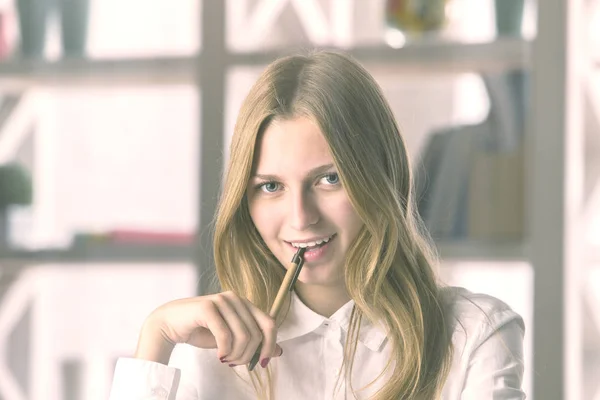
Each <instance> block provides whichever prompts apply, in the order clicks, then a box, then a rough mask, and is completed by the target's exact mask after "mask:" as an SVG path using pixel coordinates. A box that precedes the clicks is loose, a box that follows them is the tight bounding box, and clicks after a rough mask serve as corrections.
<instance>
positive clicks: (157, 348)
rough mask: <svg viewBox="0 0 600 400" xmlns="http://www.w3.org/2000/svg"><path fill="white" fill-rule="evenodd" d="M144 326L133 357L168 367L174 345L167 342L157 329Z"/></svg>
mask: <svg viewBox="0 0 600 400" xmlns="http://www.w3.org/2000/svg"><path fill="white" fill-rule="evenodd" d="M144 325H145V326H144V327H143V328H142V331H141V332H140V337H139V339H138V343H137V348H136V350H135V355H134V357H135V358H139V359H142V360H147V361H154V362H158V363H161V364H165V365H168V364H169V359H170V358H171V353H172V352H173V349H174V348H175V344H174V343H172V342H169V341H168V340H167V339H166V338H165V337H164V335H163V334H162V332H161V331H160V330H159V329H156V328H153V327H152V326H146V324H144Z"/></svg>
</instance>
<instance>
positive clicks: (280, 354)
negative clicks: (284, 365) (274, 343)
mask: <svg viewBox="0 0 600 400" xmlns="http://www.w3.org/2000/svg"><path fill="white" fill-rule="evenodd" d="M280 349H281V353H279V357H281V356H282V355H283V347H280Z"/></svg>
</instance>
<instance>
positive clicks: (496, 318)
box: [461, 310, 526, 400]
mask: <svg viewBox="0 0 600 400" xmlns="http://www.w3.org/2000/svg"><path fill="white" fill-rule="evenodd" d="M524 334H525V326H524V323H523V320H522V318H521V317H520V316H519V315H518V314H516V313H514V312H513V311H510V310H504V311H501V312H497V313H495V314H494V315H493V316H491V317H490V319H489V323H484V324H482V329H481V330H480V333H479V335H478V340H477V345H476V347H475V348H474V350H473V351H472V353H471V357H470V360H469V367H468V370H467V374H466V379H465V385H464V387H463V391H462V394H461V399H462V400H523V399H525V397H526V396H525V393H524V392H523V391H522V389H521V385H522V381H523V372H524V361H523V337H524Z"/></svg>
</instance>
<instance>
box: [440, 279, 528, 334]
mask: <svg viewBox="0 0 600 400" xmlns="http://www.w3.org/2000/svg"><path fill="white" fill-rule="evenodd" d="M441 299H442V304H443V307H444V309H445V314H446V318H447V323H448V324H450V328H451V332H453V338H454V339H455V341H456V339H461V338H462V339H463V340H464V341H476V342H479V343H481V342H483V341H485V340H486V339H487V338H489V337H490V336H492V335H493V334H494V333H496V332H498V331H500V330H510V331H514V332H516V333H517V334H518V335H520V336H523V333H524V330H525V325H524V322H523V318H522V317H521V316H520V315H519V314H518V313H517V312H515V311H514V310H513V309H512V308H511V307H510V306H509V305H508V304H506V303H505V302H503V301H502V300H500V299H498V298H496V297H493V296H490V295H487V294H483V293H473V292H470V291H469V290H467V289H464V288H460V287H444V288H442V289H441ZM459 341H460V340H459Z"/></svg>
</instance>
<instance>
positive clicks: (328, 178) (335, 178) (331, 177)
mask: <svg viewBox="0 0 600 400" xmlns="http://www.w3.org/2000/svg"><path fill="white" fill-rule="evenodd" d="M321 180H324V182H325V183H327V184H329V185H336V184H338V183H340V177H339V175H338V174H337V173H336V172H333V173H331V174H327V175H325V176H323V178H321Z"/></svg>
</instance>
